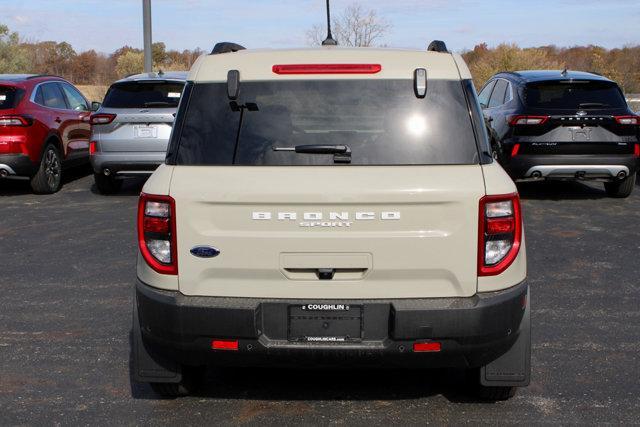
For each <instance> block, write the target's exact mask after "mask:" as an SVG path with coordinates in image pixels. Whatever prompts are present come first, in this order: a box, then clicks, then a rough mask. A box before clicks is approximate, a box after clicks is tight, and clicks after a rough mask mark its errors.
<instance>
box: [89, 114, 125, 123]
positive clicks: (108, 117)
mask: <svg viewBox="0 0 640 427" xmlns="http://www.w3.org/2000/svg"><path fill="white" fill-rule="evenodd" d="M117 116H118V115H117V114H92V115H91V117H90V118H89V123H91V124H92V125H108V124H109V123H111V122H113V121H114V120H115V119H116V117H117Z"/></svg>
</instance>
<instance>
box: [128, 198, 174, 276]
mask: <svg viewBox="0 0 640 427" xmlns="http://www.w3.org/2000/svg"><path fill="white" fill-rule="evenodd" d="M175 212H176V209H175V201H174V200H173V198H171V197H169V196H154V195H150V194H144V193H142V194H140V201H139V203H138V246H139V248H140V253H141V254H142V257H143V258H144V260H145V261H146V262H147V264H148V265H149V266H150V267H151V268H153V269H154V270H155V271H157V272H158V273H161V274H172V275H176V274H178V254H177V245H176V214H175Z"/></svg>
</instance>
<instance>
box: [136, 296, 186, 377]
mask: <svg viewBox="0 0 640 427" xmlns="http://www.w3.org/2000/svg"><path fill="white" fill-rule="evenodd" d="M132 335H133V337H132V341H133V342H132V346H133V349H132V350H133V359H132V363H133V369H132V371H133V380H134V381H136V382H141V383H179V382H180V381H182V373H181V369H180V365H178V364H177V363H175V362H172V361H170V360H166V359H164V358H162V357H160V356H158V355H155V354H153V351H152V349H151V348H149V347H148V346H147V345H145V343H144V341H143V340H142V332H141V330H140V319H139V318H138V304H137V300H136V299H135V297H134V304H133V326H132Z"/></svg>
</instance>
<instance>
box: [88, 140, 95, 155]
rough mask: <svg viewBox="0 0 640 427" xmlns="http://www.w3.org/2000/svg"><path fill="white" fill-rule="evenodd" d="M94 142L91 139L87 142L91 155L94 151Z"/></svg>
mask: <svg viewBox="0 0 640 427" xmlns="http://www.w3.org/2000/svg"><path fill="white" fill-rule="evenodd" d="M96 144H97V143H96V142H95V141H91V142H89V155H90V156H91V155H93V154H94V153H95V152H96Z"/></svg>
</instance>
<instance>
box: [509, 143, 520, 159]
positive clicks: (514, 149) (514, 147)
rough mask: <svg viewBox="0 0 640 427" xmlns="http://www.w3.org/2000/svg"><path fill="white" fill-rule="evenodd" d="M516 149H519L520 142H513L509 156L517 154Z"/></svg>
mask: <svg viewBox="0 0 640 427" xmlns="http://www.w3.org/2000/svg"><path fill="white" fill-rule="evenodd" d="M518 151H520V144H515V145H514V146H513V148H512V149H511V157H515V156H517V155H518Z"/></svg>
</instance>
